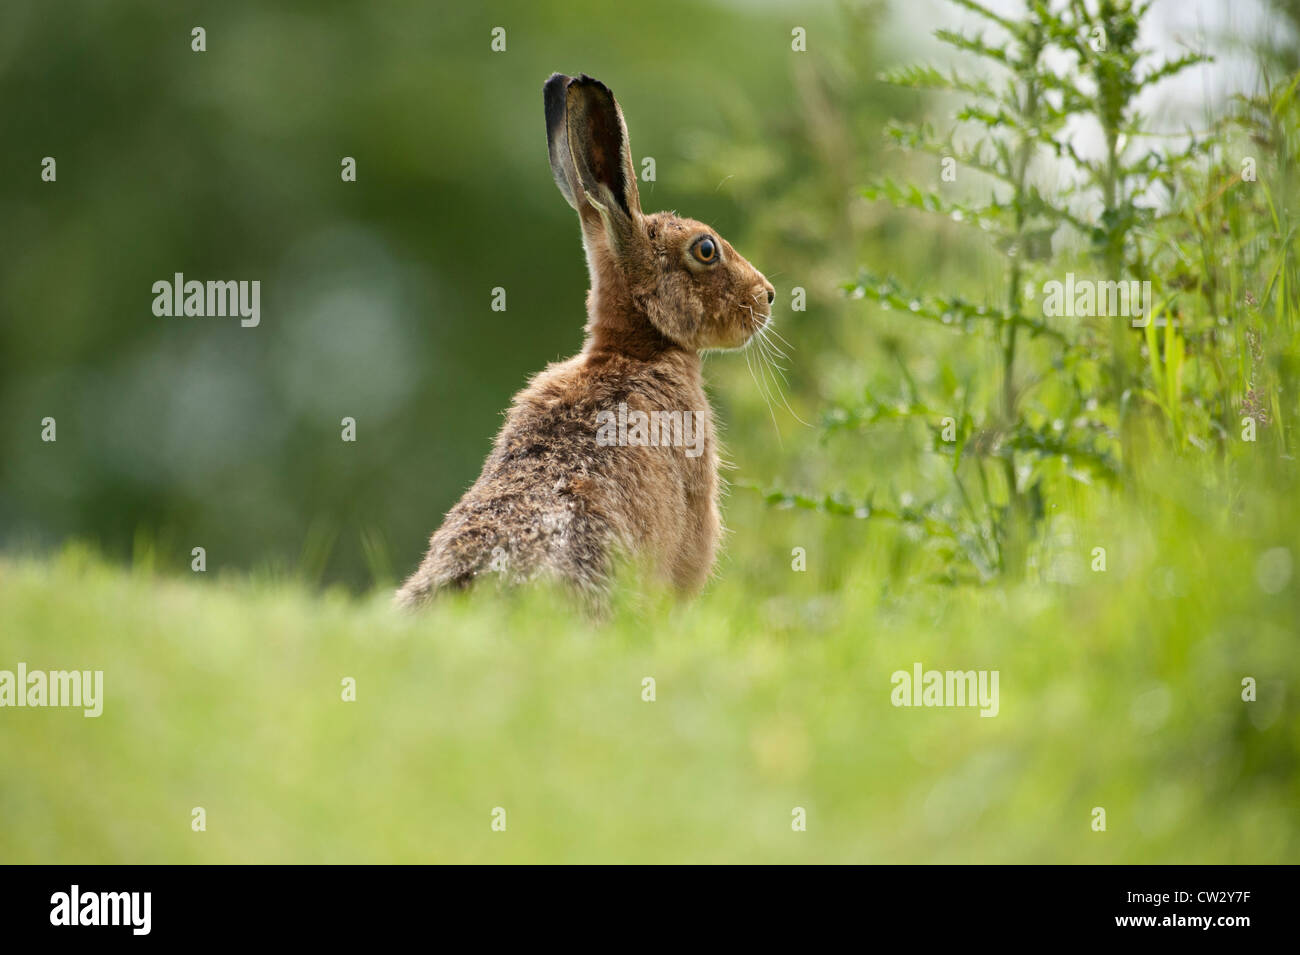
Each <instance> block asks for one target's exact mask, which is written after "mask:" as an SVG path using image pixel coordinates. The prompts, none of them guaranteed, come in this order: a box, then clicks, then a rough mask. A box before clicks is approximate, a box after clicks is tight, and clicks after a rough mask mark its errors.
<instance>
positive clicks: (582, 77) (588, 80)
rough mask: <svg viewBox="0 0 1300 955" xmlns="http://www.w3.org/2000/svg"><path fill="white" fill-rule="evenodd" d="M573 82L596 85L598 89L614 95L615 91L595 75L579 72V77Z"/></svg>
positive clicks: (580, 84)
mask: <svg viewBox="0 0 1300 955" xmlns="http://www.w3.org/2000/svg"><path fill="white" fill-rule="evenodd" d="M573 82H574V83H576V84H578V85H579V86H594V87H595V88H596V89H598V90H600V91H601V92H602V93H605V94H606V95H608V96H613V95H614V93H613V91H612V90H611V89H610V88H609V87H608V86H606V85H605V84H604V83H602V82H601V81H600V80H598V79H596V78H595V77H594V76H588V75H587V74H586V73H580V74H578V78H577V79H576V80H574V81H573Z"/></svg>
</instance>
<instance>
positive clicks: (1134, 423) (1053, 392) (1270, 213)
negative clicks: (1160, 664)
mask: <svg viewBox="0 0 1300 955" xmlns="http://www.w3.org/2000/svg"><path fill="white" fill-rule="evenodd" d="M954 3H955V4H956V5H957V6H959V7H962V8H964V9H965V10H967V11H969V12H972V13H974V14H977V15H978V16H979V17H980V18H981V19H982V20H983V21H984V23H985V25H986V26H987V27H989V28H990V29H991V30H992V31H993V35H992V37H990V36H986V35H985V34H983V33H979V34H970V35H967V34H962V33H957V32H954V31H952V30H946V29H940V30H937V31H936V33H935V35H936V36H937V37H938V38H939V39H940V40H941V41H943V42H944V43H945V44H947V45H949V46H950V47H952V48H954V49H955V50H957V51H959V52H960V53H961V54H964V55H965V56H966V57H967V58H968V59H970V60H972V61H974V62H976V63H981V62H982V64H983V66H984V67H985V68H986V71H987V72H986V73H983V74H976V73H974V72H971V71H969V70H965V69H961V68H949V69H942V70H941V69H939V68H937V67H934V66H928V65H914V66H904V67H900V68H894V69H891V70H887V71H886V72H885V73H884V74H882V79H883V80H885V81H886V82H888V83H890V84H894V85H899V86H903V87H906V88H909V89H914V90H926V91H937V92H939V93H942V94H944V95H945V96H947V97H949V98H950V99H951V100H952V101H953V102H954V105H953V107H952V118H953V123H952V125H951V127H950V129H949V131H948V132H947V133H946V134H944V135H939V134H938V133H936V131H935V128H934V125H933V124H932V123H931V122H930V121H928V120H924V119H922V120H919V121H913V122H902V121H893V122H891V123H890V124H889V125H888V126H887V127H886V136H887V138H888V139H889V140H890V141H891V142H892V143H893V144H894V145H895V146H896V147H899V148H900V149H902V150H905V151H906V152H907V153H909V154H912V155H914V156H928V157H933V161H934V162H935V165H936V166H938V167H939V168H940V170H941V175H940V177H939V179H940V183H939V186H938V187H937V188H933V189H926V188H923V187H921V186H918V185H911V184H901V183H900V182H898V181H897V180H896V179H895V178H894V177H892V176H884V177H880V178H878V179H877V181H875V182H874V183H872V184H870V185H868V186H866V187H864V188H862V190H861V193H862V195H863V196H864V197H865V198H867V199H869V200H873V201H883V202H887V203H889V204H891V205H893V206H894V207H896V208H899V209H903V210H909V211H914V212H918V213H924V214H930V215H937V216H942V217H944V218H945V219H947V220H949V221H951V222H953V223H955V224H957V226H958V227H959V228H965V229H968V230H973V231H974V232H975V234H977V235H978V236H979V237H980V238H979V241H980V243H981V244H982V245H984V246H985V247H986V248H990V249H992V250H994V251H995V252H996V253H997V254H998V256H999V258H1000V260H1001V263H1002V264H1001V287H1000V289H999V290H998V292H997V293H995V294H993V295H990V294H989V292H988V291H987V289H988V285H987V284H985V285H984V286H983V290H981V291H980V292H979V293H977V294H976V295H970V294H965V293H957V292H953V293H948V294H943V293H935V292H933V291H927V292H912V291H907V290H905V287H904V284H903V283H902V282H900V281H899V280H897V279H895V278H892V277H887V278H881V277H879V276H878V275H877V274H875V270H874V269H869V268H860V270H859V274H858V277H857V278H855V279H854V280H852V281H849V282H846V283H842V288H843V289H844V291H845V292H846V293H847V295H848V296H849V299H850V301H854V300H863V301H867V302H871V303H874V304H875V305H877V306H878V307H879V308H881V309H883V310H886V311H887V312H890V313H894V314H897V315H899V316H901V319H902V320H904V321H905V322H906V323H907V325H908V327H909V329H915V328H916V324H915V321H914V320H919V321H923V322H927V323H933V324H935V325H937V326H941V327H943V328H946V329H948V330H950V331H951V332H953V333H957V334H960V335H962V336H965V337H968V338H970V339H971V340H972V346H971V347H972V348H973V349H974V350H975V354H986V353H987V349H988V348H989V346H992V351H993V354H995V355H996V356H997V365H998V367H999V375H998V387H997V388H996V389H991V388H989V387H985V386H983V383H982V382H981V381H980V380H977V379H976V378H974V377H971V378H967V379H966V380H964V381H963V380H959V379H957V378H955V377H954V376H953V374H952V373H951V371H946V372H945V375H944V376H943V377H941V378H940V379H938V380H931V381H930V382H928V383H922V385H921V386H920V387H918V385H917V382H916V381H915V380H914V379H913V377H912V376H910V375H908V374H907V373H906V369H907V366H908V364H909V363H910V362H912V361H914V360H915V356H914V355H913V354H910V353H909V352H908V349H907V348H906V346H905V345H902V344H899V343H893V344H888V345H886V347H885V351H886V352H887V353H888V354H889V355H890V356H891V363H893V364H895V365H896V366H897V368H898V369H900V370H901V374H900V376H899V377H900V378H901V379H902V381H901V383H900V385H901V394H900V396H899V397H898V398H896V399H878V398H876V397H875V396H874V395H873V392H872V390H870V389H868V391H867V393H866V396H865V400H864V401H855V402H845V401H843V400H840V401H837V402H836V403H835V404H834V406H833V408H832V410H831V411H830V412H829V413H828V414H826V415H824V416H823V420H824V428H825V432H826V434H827V435H828V436H829V435H832V434H835V433H843V432H846V431H859V432H861V431H867V430H877V429H880V428H882V427H885V428H897V427H899V426H900V425H899V423H900V422H902V421H905V420H911V419H916V420H921V421H923V422H924V424H925V426H926V428H927V430H928V431H929V432H930V434H931V435H932V436H933V437H932V440H931V441H930V451H931V453H934V454H936V455H938V456H941V457H943V458H946V460H947V461H948V462H949V466H950V471H951V475H950V480H949V481H948V482H947V487H943V486H941V485H937V484H933V483H931V484H930V487H931V490H930V491H928V492H923V493H924V494H925V497H926V499H928V500H930V501H931V502H932V503H931V505H930V506H931V507H933V508H937V509H939V510H942V508H941V507H940V504H941V502H943V501H944V500H950V501H951V502H952V504H953V507H951V508H949V510H952V511H953V512H955V513H960V514H961V515H962V518H963V522H964V524H965V526H964V527H963V529H962V531H961V533H962V534H964V535H965V536H967V537H969V538H972V539H979V540H985V541H990V542H992V545H991V546H992V553H993V554H994V560H993V562H992V563H993V566H994V567H996V569H998V570H1000V571H1001V572H1004V573H1007V574H1011V575H1013V576H1014V575H1019V574H1020V573H1023V572H1024V570H1025V569H1026V568H1027V567H1029V566H1031V565H1035V564H1037V563H1038V557H1037V556H1036V555H1035V554H1034V548H1035V547H1038V546H1040V545H1041V544H1042V543H1043V542H1044V540H1045V539H1046V537H1047V536H1048V535H1049V534H1050V533H1051V530H1050V522H1051V518H1052V511H1053V510H1054V508H1055V505H1054V504H1053V503H1052V502H1053V501H1055V499H1056V498H1058V497H1059V496H1060V495H1061V494H1063V493H1066V492H1065V490H1064V489H1063V488H1062V487H1061V486H1060V485H1059V483H1057V482H1058V481H1059V480H1060V479H1061V478H1062V477H1063V478H1065V479H1066V480H1070V481H1074V482H1077V483H1080V484H1083V485H1086V486H1090V487H1091V486H1094V485H1096V484H1097V483H1100V485H1102V486H1112V487H1115V488H1117V489H1120V488H1123V489H1126V490H1127V492H1128V493H1136V494H1139V495H1142V494H1150V493H1158V490H1159V489H1158V488H1155V487H1152V486H1150V485H1149V484H1142V483H1141V480H1142V478H1143V476H1144V475H1145V474H1146V473H1147V472H1148V471H1149V470H1150V469H1151V462H1152V461H1154V460H1156V459H1158V458H1160V457H1162V456H1164V455H1170V454H1172V455H1175V456H1185V455H1190V456H1191V457H1190V458H1188V459H1187V464H1188V465H1189V466H1193V467H1198V466H1199V467H1210V466H1212V462H1210V461H1202V462H1199V463H1198V462H1196V461H1195V458H1196V457H1198V456H1199V457H1204V456H1205V455H1212V456H1215V457H1222V456H1223V455H1224V454H1225V453H1226V452H1229V451H1231V448H1232V446H1233V445H1238V444H1240V443H1241V422H1240V418H1241V416H1242V415H1252V416H1255V417H1256V420H1257V422H1258V423H1260V424H1264V423H1268V424H1269V430H1270V434H1269V435H1268V436H1267V437H1266V438H1263V439H1261V440H1263V441H1265V442H1266V445H1265V447H1262V448H1261V449H1260V450H1261V451H1262V452H1263V453H1266V454H1285V453H1286V448H1287V447H1288V446H1289V444H1291V443H1292V442H1290V441H1289V440H1288V437H1287V432H1288V429H1289V428H1290V427H1292V425H1291V421H1292V420H1293V419H1294V416H1295V412H1296V409H1297V395H1296V393H1295V391H1294V388H1293V386H1292V385H1291V384H1290V382H1291V381H1292V380H1294V377H1293V376H1290V375H1288V374H1287V372H1288V370H1290V369H1293V368H1294V366H1295V360H1296V358H1295V356H1296V354H1297V347H1298V343H1300V339H1298V338H1297V336H1296V334H1295V329H1294V327H1293V326H1294V321H1295V319H1294V316H1295V315H1296V314H1297V312H1298V308H1300V302H1297V299H1296V298H1295V294H1296V285H1297V283H1296V280H1295V275H1294V272H1295V242H1294V228H1295V224H1294V216H1293V215H1292V214H1291V211H1290V205H1291V200H1290V196H1291V192H1292V190H1294V188H1295V185H1296V180H1297V177H1296V174H1295V156H1296V136H1295V128H1296V122H1297V117H1300V108H1298V107H1297V104H1296V102H1295V101H1294V97H1295V90H1296V83H1295V81H1294V80H1293V81H1291V82H1289V83H1288V84H1283V85H1282V86H1281V87H1280V88H1276V89H1273V88H1270V89H1268V90H1266V91H1265V92H1264V93H1263V94H1261V96H1260V97H1258V98H1250V99H1243V100H1242V101H1241V102H1239V103H1238V104H1237V108H1236V109H1235V110H1234V111H1233V112H1232V113H1231V115H1229V116H1225V117H1223V118H1222V120H1220V121H1219V122H1217V123H1216V124H1214V126H1213V127H1212V128H1211V129H1210V130H1208V131H1206V132H1203V133H1188V134H1187V135H1185V136H1183V137H1169V136H1159V135H1156V134H1154V133H1153V132H1152V131H1151V130H1150V129H1149V127H1148V121H1147V119H1146V118H1145V117H1144V116H1143V115H1142V114H1141V112H1140V111H1139V110H1138V108H1137V102H1138V100H1139V97H1140V96H1142V95H1143V94H1144V93H1145V92H1146V91H1148V90H1150V89H1151V88H1153V87H1155V86H1157V85H1158V84H1160V83H1161V82H1163V81H1165V80H1167V79H1169V78H1170V77H1172V76H1176V75H1178V74H1179V73H1181V72H1183V71H1184V70H1187V69H1189V68H1191V67H1193V66H1196V65H1198V64H1201V63H1204V62H1207V61H1208V60H1209V57H1207V56H1205V55H1202V54H1189V55H1185V56H1182V57H1179V58H1177V59H1174V60H1171V61H1166V62H1152V58H1151V56H1150V55H1149V54H1148V53H1147V52H1146V51H1145V50H1144V49H1143V48H1142V47H1141V45H1140V44H1139V27H1140V24H1141V22H1142V20H1143V18H1144V17H1145V16H1146V15H1147V13H1148V11H1149V8H1150V4H1149V3H1129V2H1126V0H1097V2H1083V0H1069V2H1059V3H1048V2H1040V0H1031V2H1028V3H1027V4H1026V8H1025V12H1024V16H1023V17H1021V18H1018V19H1015V20H1012V19H1008V18H1005V17H1002V16H1000V15H999V14H997V13H995V12H994V11H991V10H989V9H987V8H986V7H984V6H983V5H981V4H980V3H978V2H976V0H954ZM1081 126H1082V127H1083V128H1087V127H1089V126H1091V128H1094V129H1096V130H1097V131H1098V134H1099V139H1100V148H1099V149H1098V150H1094V151H1092V152H1086V153H1081V151H1080V150H1079V148H1078V147H1077V146H1076V145H1075V142H1076V137H1077V130H1078V129H1079V128H1080V127H1081ZM1234 127H1236V128H1244V129H1245V130H1246V131H1247V136H1248V137H1249V141H1250V142H1251V143H1252V147H1253V148H1252V150H1251V152H1250V153H1249V154H1248V155H1250V156H1252V157H1253V158H1252V159H1251V162H1252V164H1254V166H1255V167H1257V172H1258V174H1257V180H1256V181H1253V182H1252V181H1242V175H1241V171H1240V170H1236V171H1235V172H1234V171H1233V170H1232V169H1231V164H1232V162H1233V161H1237V162H1240V160H1241V157H1242V156H1243V155H1247V154H1246V153H1243V152H1242V151H1241V147H1242V145H1243V143H1242V141H1241V138H1240V137H1237V138H1234V137H1233V135H1232V134H1231V132H1230V130H1231V129H1232V128H1234ZM940 163H942V165H940ZM958 171H959V172H960V178H961V181H960V183H958V182H957V175H956V173H957V172H958ZM948 173H952V175H946V174H948ZM972 176H973V177H974V179H976V180H978V181H979V183H980V184H981V185H980V186H975V185H974V184H973V183H972V182H971V181H970V177H972ZM1279 192H1280V193H1282V195H1281V196H1279ZM1076 270H1077V271H1078V272H1079V273H1080V274H1081V275H1084V276H1091V275H1099V276H1100V278H1101V280H1102V282H1105V283H1128V282H1135V283H1138V282H1147V283H1150V286H1149V287H1150V289H1151V296H1150V299H1151V300H1150V302H1149V303H1147V314H1145V315H1143V316H1141V317H1140V318H1137V319H1136V321H1135V320H1134V316H1132V315H1131V314H1122V313H1120V312H1119V311H1118V310H1112V314H1109V315H1107V314H1106V312H1107V310H1106V309H1101V308H1098V309H1097V310H1096V311H1097V313H1096V314H1090V315H1083V316H1079V317H1074V316H1069V317H1066V316H1065V315H1063V314H1060V313H1056V314H1054V311H1053V309H1052V308H1049V307H1048V301H1047V297H1048V295H1049V285H1048V284H1047V282H1049V281H1053V280H1055V281H1057V282H1058V283H1059V282H1060V281H1061V280H1063V279H1065V278H1066V274H1067V272H1069V273H1073V272H1075V271H1076ZM1265 277H1266V278H1265ZM1248 286H1249V287H1250V288H1253V289H1257V290H1256V291H1253V292H1252V291H1251V290H1250V289H1249V288H1248ZM1040 287H1041V289H1042V296H1041V297H1040V295H1039V294H1038V289H1039V288H1040ZM1138 287H1140V286H1138ZM1225 289H1230V290H1232V292H1231V294H1232V295H1234V296H1237V297H1235V298H1234V299H1232V300H1227V299H1226V296H1225V293H1224V290H1225ZM1191 292H1195V293H1196V298H1195V299H1193V298H1189V293H1191ZM1246 303H1249V304H1246ZM1243 305H1244V306H1245V307H1246V308H1248V309H1250V311H1249V312H1247V313H1246V314H1241V312H1242V311H1243V309H1242V306H1243ZM907 334H908V335H909V337H913V338H915V337H916V336H917V333H916V332H915V331H909V332H908V333H907ZM926 340H927V341H928V339H926ZM923 347H924V346H923ZM970 367H971V368H972V370H974V369H978V371H973V373H974V374H978V375H980V376H984V375H986V374H987V367H988V364H987V363H984V364H983V365H981V364H980V363H979V362H977V361H972V362H971V363H970ZM1234 371H1235V373H1233V372H1234ZM877 393H878V392H877ZM944 421H947V422H950V424H949V425H948V426H947V427H946V428H945V426H943V425H942V424H941V422H944ZM945 430H946V431H947V432H948V433H949V434H948V438H947V439H946V440H944V439H940V438H939V437H938V436H939V435H940V434H941V433H943V432H944V431H945ZM1279 467H1280V468H1283V469H1284V468H1286V467H1287V465H1286V464H1285V463H1282V461H1281V459H1279ZM968 485H969V486H972V487H975V488H978V489H979V490H980V493H979V494H977V495H972V494H968V493H967V487H968ZM1260 492H1261V493H1272V491H1271V489H1270V485H1268V484H1265V485H1264V486H1263V487H1261V489H1260ZM813 497H814V498H816V497H817V496H816V495H814V496H813ZM773 499H774V500H784V499H791V500H800V499H802V498H800V497H799V496H798V495H792V494H790V493H789V492H785V497H784V498H783V497H781V496H779V495H778V496H774V498H773ZM1045 502H1047V504H1046V506H1045ZM956 532H957V531H956V528H955V527H950V528H949V533H956ZM955 553H956V554H957V555H958V557H959V559H971V560H972V563H974V564H975V566H976V568H978V569H979V570H980V571H981V575H983V571H984V568H985V565H984V563H983V562H982V561H981V560H980V559H979V558H980V557H982V556H983V555H985V554H986V551H985V550H984V549H983V548H981V549H979V550H975V549H971V548H967V549H964V550H958V551H956V552H955ZM973 555H974V556H973Z"/></svg>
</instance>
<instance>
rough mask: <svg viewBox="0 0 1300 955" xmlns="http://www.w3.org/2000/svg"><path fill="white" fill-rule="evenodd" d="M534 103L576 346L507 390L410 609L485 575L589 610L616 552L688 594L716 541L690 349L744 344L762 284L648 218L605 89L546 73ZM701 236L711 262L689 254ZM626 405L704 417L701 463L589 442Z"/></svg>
mask: <svg viewBox="0 0 1300 955" xmlns="http://www.w3.org/2000/svg"><path fill="white" fill-rule="evenodd" d="M543 92H544V99H545V105H546V118H547V139H548V142H549V145H550V153H551V166H552V171H553V172H554V174H555V180H556V184H557V185H558V186H559V188H560V191H561V193H562V194H563V195H564V196H565V198H566V199H567V200H568V201H569V203H570V205H572V206H573V207H574V208H575V209H576V210H577V211H578V215H579V219H580V222H581V226H582V233H583V243H584V246H585V248H586V251H587V265H588V269H589V271H590V273H591V281H592V288H591V291H590V292H589V293H588V296H587V318H588V320H587V327H586V332H587V338H586V342H585V343H584V345H583V349H582V351H581V353H580V354H578V355H577V356H575V357H574V358H571V359H569V360H568V361H564V362H557V363H554V364H551V365H549V366H548V367H547V368H546V369H545V370H544V371H542V372H540V373H539V374H537V375H536V376H534V377H533V379H532V380H531V381H530V382H529V383H528V386H527V387H526V388H525V389H524V390H523V391H521V392H519V393H518V394H517V395H515V399H514V403H513V405H512V406H511V408H510V411H509V412H508V413H507V415H506V422H505V425H504V426H503V427H502V429H501V433H500V434H498V435H497V439H496V443H495V444H494V446H493V448H492V453H491V454H490V455H489V456H488V459H487V462H486V463H485V464H484V465H483V472H482V474H481V475H480V476H479V479H478V480H477V481H476V482H475V483H474V485H473V486H472V487H471V488H470V489H469V490H468V491H467V492H466V493H465V496H464V497H462V498H461V499H460V501H459V503H457V504H456V506H455V507H453V508H452V509H451V511H449V512H448V514H447V517H446V520H445V521H444V522H443V525H442V526H441V527H440V528H439V529H438V530H437V531H436V532H435V533H434V535H433V537H432V539H431V540H430V542H429V550H428V553H427V555H426V556H425V558H424V560H423V562H422V563H421V564H420V567H419V569H418V570H416V571H415V573H414V574H412V575H411V577H410V578H409V579H408V580H407V581H406V583H405V584H404V585H403V586H402V588H401V589H400V590H399V591H398V592H397V600H398V602H399V603H400V604H402V605H404V606H415V605H419V604H421V603H423V602H425V601H426V600H427V599H429V598H430V597H431V596H432V595H433V594H435V593H437V592H438V591H439V590H443V589H448V588H459V587H464V586H467V585H469V584H470V583H471V582H472V581H473V580H474V579H475V578H476V577H478V576H479V575H481V574H485V573H493V572H495V573H499V574H500V575H501V576H502V577H503V578H504V579H506V580H507V581H510V582H520V581H526V580H530V579H533V578H535V577H538V576H549V577H554V578H558V579H560V580H563V581H565V582H566V583H568V584H570V585H571V586H573V587H574V588H576V589H577V590H578V592H579V593H581V594H582V596H583V597H584V598H585V599H586V601H587V602H588V604H589V605H590V606H592V607H594V608H600V607H602V606H603V605H604V602H605V599H606V597H607V596H608V588H609V581H610V574H611V571H612V569H613V563H614V561H615V560H616V559H617V558H618V557H619V556H626V557H630V558H632V559H633V560H634V561H637V562H639V563H642V564H644V565H648V567H649V568H650V569H651V571H652V572H653V573H655V574H656V575H657V576H659V577H661V578H662V579H664V580H666V581H668V582H670V583H671V584H673V585H674V586H675V587H676V588H677V589H678V590H680V591H681V592H683V593H687V594H689V593H694V592H695V591H697V590H699V589H700V587H702V586H703V585H704V583H705V581H706V580H707V579H708V576H709V573H710V571H711V569H712V567H713V561H714V556H715V553H716V550H717V546H718V541H719V538H720V537H721V534H722V522H721V518H720V516H719V512H718V491H719V484H718V453H717V440H716V436H715V433H714V426H713V417H712V411H711V409H710V408H709V404H708V399H707V398H706V397H705V394H704V388H703V384H702V381H701V377H700V352H701V351H702V350H706V349H714V348H735V347H739V346H742V345H744V344H746V343H747V342H748V340H749V338H750V337H751V336H752V335H753V334H754V332H755V331H757V330H758V329H759V328H760V327H761V326H762V325H763V324H764V323H765V322H766V321H767V320H768V317H769V314H770V305H771V301H772V294H773V292H772V286H771V284H770V283H769V282H768V281H767V279H765V278H764V277H763V276H762V275H761V274H760V273H759V272H758V271H757V270H756V269H754V267H753V266H751V265H750V264H749V263H748V262H746V261H745V259H744V258H742V257H741V256H740V255H739V254H738V253H737V252H736V251H735V250H734V249H733V248H732V247H731V246H730V244H728V243H727V242H726V241H725V240H723V239H722V238H721V237H720V236H718V234H717V233H716V232H714V231H713V230H712V229H710V228H709V227H708V226H706V225H704V224H703V223H700V222H696V221H694V220H692V219H684V218H680V217H678V216H676V215H675V214H673V213H666V212H660V213H656V214H653V215H649V216H646V215H643V214H642V212H641V204H640V197H639V196H638V194H637V188H636V176H635V173H634V171H633V167H632V159H631V152H630V150H629V148H628V143H627V129H626V126H625V125H624V122H623V114H622V111H621V110H620V109H619V107H618V104H617V103H616V102H615V100H614V97H613V94H612V93H610V91H609V90H608V89H607V88H606V87H605V86H604V85H603V84H602V83H599V82H598V81H596V80H593V79H591V78H590V77H586V76H582V77H579V78H577V79H570V78H569V77H567V76H563V75H562V74H558V73H557V74H555V75H554V76H552V77H551V78H550V80H548V81H547V83H546V86H545V88H544V91H543ZM702 237H707V238H708V239H709V240H710V241H711V242H713V243H714V245H715V247H716V249H717V261H716V262H715V263H714V264H704V263H701V262H700V261H699V259H698V258H696V257H695V255H694V254H693V253H692V248H700V247H699V246H697V245H696V244H697V243H699V242H700V240H701V238H702ZM704 248H707V247H704ZM620 402H623V403H626V405H627V408H628V410H629V412H630V411H633V410H639V411H645V412H651V411H690V412H692V413H693V414H695V415H697V416H698V418H699V426H700V428H701V429H703V453H702V454H700V455H699V456H698V457H691V456H689V455H687V454H686V453H685V449H684V448H682V447H674V446H659V447H655V446H644V447H643V446H635V445H633V446H619V445H602V444H600V443H598V441H597V423H596V422H597V415H598V414H599V413H600V412H602V411H604V412H614V411H615V410H616V409H617V408H618V405H619V404H620Z"/></svg>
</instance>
